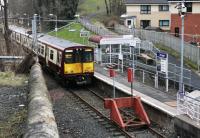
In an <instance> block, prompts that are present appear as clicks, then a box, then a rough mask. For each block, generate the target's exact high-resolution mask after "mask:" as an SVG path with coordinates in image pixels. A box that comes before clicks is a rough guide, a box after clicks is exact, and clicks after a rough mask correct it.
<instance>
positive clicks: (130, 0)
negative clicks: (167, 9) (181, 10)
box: [125, 0, 200, 4]
mask: <svg viewBox="0 0 200 138" xmlns="http://www.w3.org/2000/svg"><path fill="white" fill-rule="evenodd" d="M181 1H182V0H125V3H126V4H168V2H181ZM185 2H200V0H185Z"/></svg>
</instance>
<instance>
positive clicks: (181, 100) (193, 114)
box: [177, 94, 200, 125]
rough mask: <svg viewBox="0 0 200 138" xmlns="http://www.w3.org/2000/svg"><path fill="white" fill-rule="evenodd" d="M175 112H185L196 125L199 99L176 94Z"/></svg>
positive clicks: (198, 117) (199, 118)
mask: <svg viewBox="0 0 200 138" xmlns="http://www.w3.org/2000/svg"><path fill="white" fill-rule="evenodd" d="M177 114H179V115H180V114H186V115H188V116H189V117H190V118H191V119H193V120H194V121H195V122H197V125H199V124H200V101H199V100H197V99H194V98H192V97H189V96H187V94H186V95H184V96H183V95H180V94H177Z"/></svg>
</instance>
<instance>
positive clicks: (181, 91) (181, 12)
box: [175, 1, 187, 95]
mask: <svg viewBox="0 0 200 138" xmlns="http://www.w3.org/2000/svg"><path fill="white" fill-rule="evenodd" d="M175 8H177V9H178V13H179V15H180V17H181V30H182V31H181V48H180V50H181V74H180V81H179V91H178V92H179V94H180V95H185V92H184V87H183V53H184V17H185V13H186V9H187V8H186V7H185V3H184V1H182V2H180V3H178V4H177V5H176V7H175Z"/></svg>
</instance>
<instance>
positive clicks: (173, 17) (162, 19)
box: [125, 0, 200, 42]
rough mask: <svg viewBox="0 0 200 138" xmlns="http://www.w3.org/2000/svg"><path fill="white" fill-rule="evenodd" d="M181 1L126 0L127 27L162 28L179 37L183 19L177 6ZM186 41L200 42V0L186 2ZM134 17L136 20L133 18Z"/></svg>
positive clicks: (187, 0)
mask: <svg viewBox="0 0 200 138" xmlns="http://www.w3.org/2000/svg"><path fill="white" fill-rule="evenodd" d="M178 2H182V1H181V0H126V1H125V5H126V15H127V17H129V18H127V19H126V23H125V24H126V25H127V26H128V25H129V24H131V25H132V24H134V27H136V28H143V29H144V28H146V27H148V26H151V27H160V28H161V29H162V30H165V31H170V32H171V33H173V34H175V35H176V36H179V34H180V33H181V18H180V16H179V14H178V9H177V8H176V5H177V3H178ZM185 6H186V7H187V13H186V15H185V40H186V41H190V42H196V41H198V42H199V41H200V36H199V35H200V0H185ZM131 17H134V18H131Z"/></svg>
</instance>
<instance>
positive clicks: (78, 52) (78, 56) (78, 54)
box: [73, 49, 82, 63]
mask: <svg viewBox="0 0 200 138" xmlns="http://www.w3.org/2000/svg"><path fill="white" fill-rule="evenodd" d="M73 52H74V54H73V55H74V58H75V62H76V63H79V62H81V53H82V50H81V49H74V50H73Z"/></svg>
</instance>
